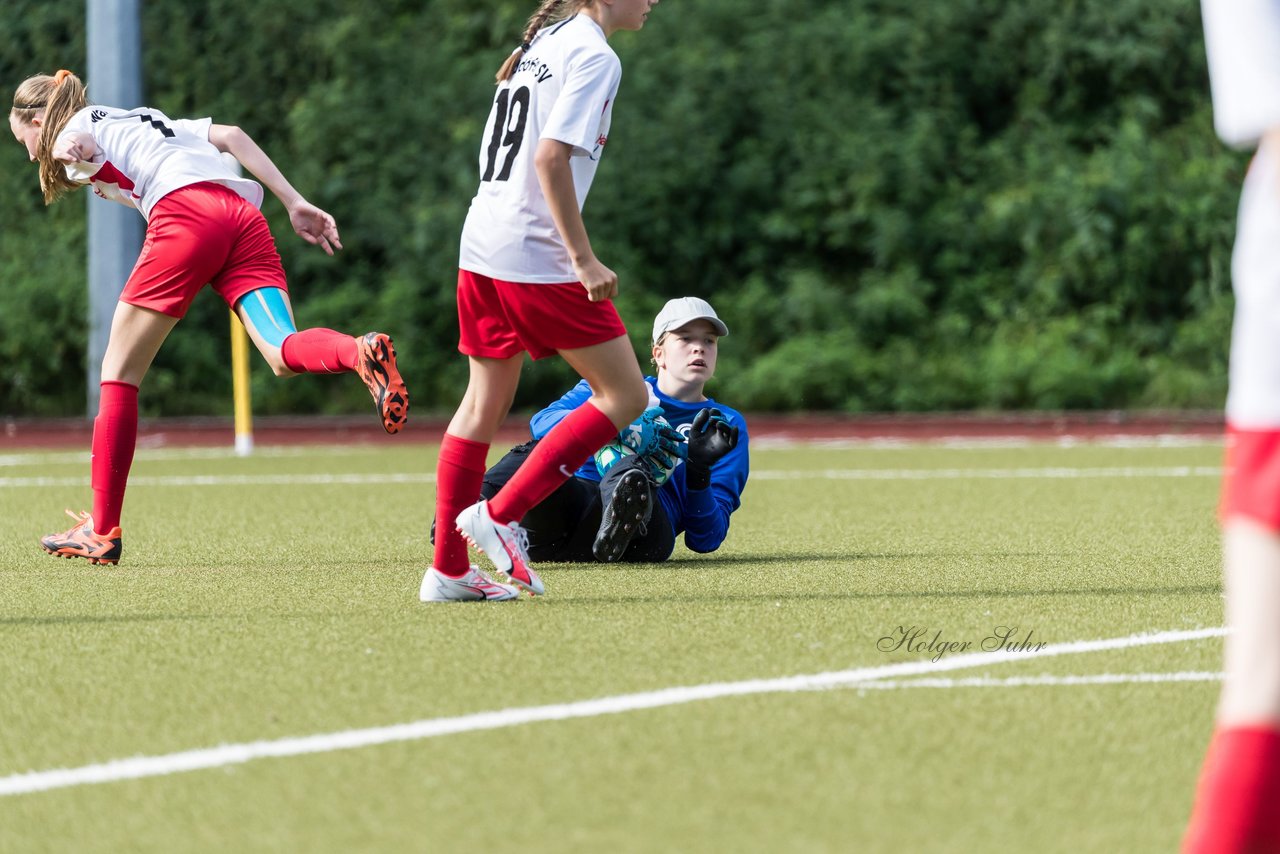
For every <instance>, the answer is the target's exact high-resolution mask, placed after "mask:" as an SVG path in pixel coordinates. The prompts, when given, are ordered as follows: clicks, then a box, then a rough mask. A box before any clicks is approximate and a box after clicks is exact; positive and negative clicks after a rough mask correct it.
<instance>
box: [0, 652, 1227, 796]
mask: <svg viewBox="0 0 1280 854" xmlns="http://www.w3.org/2000/svg"><path fill="white" fill-rule="evenodd" d="M1226 633H1227V629H1226V628H1222V627H1219V628H1212V629H1194V630H1185V631H1166V632H1156V633H1152V634H1139V635H1129V636H1127V637H1120V638H1106V639H1103V640H1091V641H1073V642H1070V643H1062V644H1051V645H1049V646H1046V647H1043V648H1041V649H1029V650H1026V651H1016V650H999V651H996V652H973V653H965V654H963V655H956V656H954V657H951V658H944V659H940V660H939V661H936V662H935V661H929V660H926V661H904V662H899V663H897V664H884V665H880V666H877V667H856V668H853V669H852V670H838V671H831V672H827V673H815V674H810V675H802V676H783V677H779V678H776V679H748V680H745V681H742V682H719V683H711V684H707V685H690V686H685V687H676V688H664V689H662V690H659V691H646V692H642V693H638V694H622V695H618V696H614V697H601V698H599V699H595V700H579V701H577V702H573V703H556V704H553V705H548V706H529V707H525V708H516V709H502V710H499V711H493V712H479V713H476V714H471V715H461V716H459V717H452V718H430V719H427V720H420V721H414V722H412V723H407V724H396V725H393V726H384V727H373V728H370V729H356V730H346V731H344V732H331V733H324V734H321V735H310V736H303V737H299V738H282V739H278V740H276V741H255V742H249V743H246V744H224V745H220V746H218V747H209V748H204V749H201V750H187V751H183V752H181V753H169V754H165V755H162V756H135V757H133V758H130V759H113V760H111V761H109V762H104V763H101V764H97V765H84V766H81V767H79V768H59V769H54V770H50V771H30V772H27V773H25V774H13V775H11V776H8V777H0V796H7V795H21V794H27V793H30V792H42V791H46V790H48V789H59V788H65V787H68V786H83V785H90V784H94V783H111V782H116V781H119V780H137V779H141V778H144V777H159V776H164V775H167V774H176V773H180V772H183V771H197V770H201V769H208V768H220V767H223V766H227V765H236V764H240V763H244V762H251V761H253V760H255V759H265V758H268V757H283V756H303V755H306V754H311V753H328V752H330V751H334V750H351V749H354V748H358V747H372V746H375V745H380V744H390V743H393V742H400V741H415V740H418V739H424V738H435V737H437V736H442V735H453V734H456V733H464V732H477V731H481V730H494V729H503V728H506V727H512V726H520V725H522V724H530V723H537V722H540V721H564V720H572V719H575V718H591V717H597V716H599V715H616V714H622V713H624V712H634V711H638V710H641V709H657V708H662V707H664V706H676V705H681V704H683V703H694V702H699V701H702V700H715V699H720V698H722V697H743V696H748V695H752V694H776V693H789V692H796V691H813V690H821V689H827V688H841V687H850V686H852V687H857V686H859V685H860V684H862V683H868V682H875V681H877V680H883V679H888V678H892V677H899V676H917V675H921V674H926V673H939V672H945V671H950V670H963V669H967V668H970V667H983V666H989V665H993V664H1005V663H1009V662H1014V661H1028V660H1030V659H1033V658H1051V657H1054V656H1059V655H1080V654H1082V653H1090V652H1103V651H1106V650H1114V649H1129V648H1133V647H1139V646H1150V645H1152V644H1165V643H1179V642H1183V641H1196V640H1205V639H1208V638H1216V637H1221V636H1223V635H1225V634H1226Z"/></svg>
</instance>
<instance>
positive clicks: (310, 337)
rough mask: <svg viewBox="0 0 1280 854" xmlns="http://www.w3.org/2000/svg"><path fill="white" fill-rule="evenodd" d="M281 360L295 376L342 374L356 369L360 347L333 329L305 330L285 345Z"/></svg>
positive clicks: (281, 351) (351, 339) (293, 335)
mask: <svg viewBox="0 0 1280 854" xmlns="http://www.w3.org/2000/svg"><path fill="white" fill-rule="evenodd" d="M280 357H281V358H282V359H284V365H285V367H286V368H288V369H289V370H291V371H293V372H294V373H295V374H338V373H341V372H343V371H354V370H355V369H356V365H357V364H359V358H360V345H359V344H357V343H356V339H354V338H352V337H351V336H350V335H344V334H343V333H341V332H337V331H335V330H333V329H323V328H320V327H317V328H315V329H303V330H302V331H300V332H295V333H293V334H292V335H290V336H289V337H288V338H286V339H284V341H283V342H281V344H280Z"/></svg>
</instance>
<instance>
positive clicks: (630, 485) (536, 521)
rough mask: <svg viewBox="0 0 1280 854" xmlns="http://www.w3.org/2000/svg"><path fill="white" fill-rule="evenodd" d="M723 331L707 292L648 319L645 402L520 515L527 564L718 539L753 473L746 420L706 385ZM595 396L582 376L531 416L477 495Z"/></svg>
mask: <svg viewBox="0 0 1280 854" xmlns="http://www.w3.org/2000/svg"><path fill="white" fill-rule="evenodd" d="M727 334H729V330H728V327H726V326H725V325H724V323H723V322H722V321H721V320H720V318H719V317H717V316H716V313H715V310H714V309H713V308H712V307H711V305H710V304H708V303H707V302H706V301H705V300H701V299H697V298H695V297H684V298H681V299H673V300H671V301H669V302H668V303H667V304H666V305H665V306H664V307H663V309H662V311H661V312H659V313H658V316H657V318H656V319H655V320H654V324H653V364H654V365H655V366H656V367H657V374H658V375H657V376H656V377H645V382H646V383H648V385H649V389H650V401H649V403H650V406H649V408H648V409H646V410H645V413H644V415H642V416H641V417H640V418H639V419H638V420H637V421H636V422H635V423H634V424H632V425H631V426H630V427H628V428H627V429H626V430H623V431H622V433H621V434H619V437H618V442H617V443H615V445H614V446H612V448H610V447H606V449H605V450H603V451H602V452H601V453H600V454H598V455H597V457H598V458H599V460H600V463H599V464H598V463H597V459H596V458H592V459H588V460H585V461H584V462H583V464H582V466H581V467H580V468H579V469H578V470H577V471H576V472H575V473H574V476H573V477H571V478H569V479H568V480H567V481H565V483H564V484H562V485H561V486H560V487H559V488H558V489H557V490H556V491H555V492H553V493H552V494H551V495H549V496H548V497H547V498H546V499H544V500H543V501H542V502H541V503H540V504H538V505H537V506H535V507H534V508H533V509H532V510H530V511H529V512H528V513H527V514H525V516H524V518H523V519H521V520H520V525H521V526H522V527H523V528H524V529H525V530H526V531H527V532H528V534H529V557H530V558H531V559H532V560H534V561H554V562H585V561H592V560H599V561H606V562H611V561H626V562H629V563H651V562H657V561H663V560H666V559H667V558H669V557H670V556H671V552H672V551H673V549H674V548H675V542H676V537H677V536H679V534H680V533H681V532H683V533H684V542H685V545H686V546H688V547H689V548H690V549H692V550H693V551H695V552H713V551H715V550H716V549H718V548H719V547H720V544H721V543H723V542H724V538H725V536H726V535H727V534H728V533H729V516H730V514H732V513H733V511H735V510H737V509H738V505H739V504H740V503H741V496H742V490H743V488H744V487H745V486H746V483H747V470H748V461H747V423H746V420H745V419H744V418H743V417H742V415H741V414H740V413H739V412H738V411H737V410H734V409H731V408H729V407H727V406H725V405H723V404H721V403H717V402H716V401H715V400H712V399H711V398H709V397H707V396H706V395H705V394H704V391H703V390H704V387H705V386H706V384H707V382H708V381H709V380H710V379H711V378H712V376H713V375H714V374H715V370H716V348H717V344H718V341H719V339H720V337H721V336H724V335H727ZM590 395H591V389H590V387H589V386H588V385H587V383H586V381H585V380H583V381H582V382H580V383H578V385H576V386H574V387H573V388H572V389H570V390H569V391H568V392H567V393H566V394H565V395H564V396H563V397H561V398H560V399H559V400H557V401H556V402H555V403H553V404H551V405H550V406H548V407H547V408H546V409H543V410H542V411H541V412H539V413H538V414H537V415H535V416H533V418H532V420H531V421H530V422H529V426H530V429H531V432H532V434H533V438H532V440H531V441H529V442H526V443H525V444H523V445H519V446H517V447H515V448H512V449H511V450H510V451H509V452H508V453H507V455H506V456H505V457H503V458H502V459H501V460H499V461H498V462H497V463H496V464H495V465H494V466H493V467H492V468H490V469H489V470H488V471H487V472H485V476H484V485H483V487H482V492H481V495H482V497H484V498H488V497H489V496H491V495H494V494H496V493H497V491H498V490H499V489H501V488H502V485H503V484H504V483H506V482H507V481H508V480H509V479H510V478H511V476H512V475H513V474H515V472H516V470H517V469H518V468H520V466H521V464H523V463H524V461H525V459H527V458H528V456H529V452H530V450H532V448H533V447H534V446H535V445H536V444H537V443H538V441H539V440H540V439H541V438H542V437H543V436H545V435H546V434H547V433H548V432H550V430H551V428H552V427H554V426H555V425H556V424H557V423H559V422H560V420H561V419H562V418H564V417H565V416H566V415H568V414H569V413H570V412H572V411H573V410H574V409H576V408H578V407H579V406H581V405H582V403H583V402H584V401H586V400H587V398H588V397H590ZM659 416H661V418H659ZM621 445H626V450H622V449H621V448H620V447H619V446H621ZM610 461H612V464H610ZM600 468H605V470H604V472H603V473H602V472H601V471H600Z"/></svg>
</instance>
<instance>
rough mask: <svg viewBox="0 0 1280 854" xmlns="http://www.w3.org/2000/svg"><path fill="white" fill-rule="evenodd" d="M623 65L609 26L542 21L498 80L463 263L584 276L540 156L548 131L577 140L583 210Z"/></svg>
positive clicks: (518, 275)
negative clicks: (543, 177) (539, 166)
mask: <svg viewBox="0 0 1280 854" xmlns="http://www.w3.org/2000/svg"><path fill="white" fill-rule="evenodd" d="M621 80H622V65H621V63H619V62H618V57H617V54H615V53H614V52H613V50H612V49H611V48H610V47H609V43H608V41H606V39H605V36H604V31H603V30H602V29H600V25H599V24H597V23H596V22H595V21H594V20H592V19H591V18H590V16H588V15H584V14H578V15H575V16H574V17H572V18H568V19H566V20H564V21H560V22H559V23H556V24H553V25H551V26H550V27H547V28H545V29H543V30H541V31H540V32H539V33H538V35H537V36H536V37H534V40H533V41H532V42H531V43H530V47H529V50H528V51H526V52H525V54H524V57H523V58H522V60H521V62H520V64H519V66H517V69H516V73H515V74H513V75H512V77H511V79H510V80H507V81H504V82H503V83H502V84H500V85H499V86H498V90H497V93H496V95H495V96H494V99H493V108H492V109H491V110H490V111H489V121H488V122H487V123H486V125H485V135H484V139H483V141H482V143H481V146H480V190H479V191H478V192H477V193H476V196H475V198H474V199H472V200H471V209H470V210H469V211H468V212H467V221H466V225H464V226H463V229H462V249H461V254H460V257H459V261H458V266H459V267H461V268H462V269H464V270H469V271H471V272H473V273H479V274H480V275H483V276H489V277H490V278H494V279H501V280H504V281H511V282H531V283H546V282H572V281H574V280H575V279H576V278H577V277H576V276H575V275H574V272H573V264H572V263H571V262H570V260H569V251H568V249H567V248H566V247H565V244H564V240H563V239H562V238H561V236H560V232H559V231H558V230H557V229H556V225H555V222H554V220H552V218H551V209H550V208H549V207H548V205H547V200H546V198H545V197H544V196H543V195H542V188H541V187H540V186H539V184H538V174H537V172H536V170H535V169H534V168H533V155H534V151H535V149H536V148H537V147H538V141H539V140H542V139H554V140H558V141H560V142H564V143H567V144H569V145H572V146H573V156H572V157H571V158H570V167H571V169H572V172H573V185H574V189H575V190H576V191H577V195H578V209H579V210H581V209H582V205H583V203H584V202H585V201H586V198H587V191H588V190H590V189H591V181H592V179H593V178H594V177H595V174H596V166H597V165H598V164H599V161H600V155H601V153H602V152H603V151H604V146H605V141H606V140H607V139H608V136H609V124H610V119H611V117H612V114H613V101H614V98H615V97H616V96H617V94H618V84H619V83H620V82H621Z"/></svg>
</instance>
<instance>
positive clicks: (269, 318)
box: [240, 288, 298, 347]
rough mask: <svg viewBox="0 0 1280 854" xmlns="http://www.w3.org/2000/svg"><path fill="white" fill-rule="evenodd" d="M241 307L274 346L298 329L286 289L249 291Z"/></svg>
mask: <svg viewBox="0 0 1280 854" xmlns="http://www.w3.org/2000/svg"><path fill="white" fill-rule="evenodd" d="M240 307H241V308H243V309H244V313H245V314H246V315H248V317H249V322H250V323H252V324H253V328H254V329H256V330H257V331H258V334H259V335H261V336H262V337H263V339H264V340H265V341H266V342H267V343H268V344H270V345H271V346H272V347H279V346H280V345H281V344H282V343H284V339H286V338H288V337H289V336H290V335H292V334H293V333H295V332H297V331H298V327H296V326H294V325H293V319H292V318H290V317H289V307H288V305H287V304H286V303H285V296H284V291H282V290H280V289H279V288H258V289H257V290H253V291H249V293H247V294H245V295H244V297H243V298H241V300H240Z"/></svg>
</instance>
